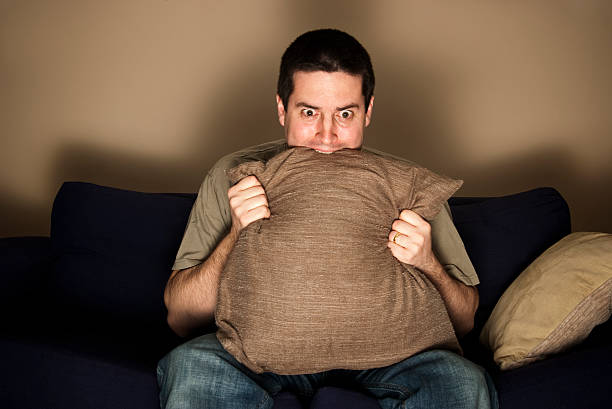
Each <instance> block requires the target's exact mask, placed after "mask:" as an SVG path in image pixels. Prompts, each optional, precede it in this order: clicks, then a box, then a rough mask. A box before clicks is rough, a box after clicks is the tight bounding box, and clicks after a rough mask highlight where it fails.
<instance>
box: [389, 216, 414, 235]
mask: <svg viewBox="0 0 612 409" xmlns="http://www.w3.org/2000/svg"><path fill="white" fill-rule="evenodd" d="M391 229H393V230H395V231H397V232H400V233H401V234H403V235H405V236H412V235H414V234H415V233H417V232H418V231H419V229H418V227H417V226H415V225H413V224H410V223H408V222H406V221H404V220H400V219H396V220H395V221H394V222H393V224H392V225H391Z"/></svg>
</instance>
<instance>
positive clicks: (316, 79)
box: [289, 71, 364, 106]
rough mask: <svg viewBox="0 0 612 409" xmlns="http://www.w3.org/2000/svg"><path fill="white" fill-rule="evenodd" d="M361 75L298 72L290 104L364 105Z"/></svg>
mask: <svg viewBox="0 0 612 409" xmlns="http://www.w3.org/2000/svg"><path fill="white" fill-rule="evenodd" d="M361 83H362V80H361V75H353V74H348V73H346V72H343V71H336V72H326V71H312V72H309V71H296V72H295V73H294V74H293V92H292V93H291V95H290V96H289V101H290V104H296V103H300V102H306V103H311V104H314V103H318V104H320V105H324V103H327V104H332V105H348V104H358V105H359V106H362V105H363V102H364V97H363V93H362V92H361V91H362V88H361Z"/></svg>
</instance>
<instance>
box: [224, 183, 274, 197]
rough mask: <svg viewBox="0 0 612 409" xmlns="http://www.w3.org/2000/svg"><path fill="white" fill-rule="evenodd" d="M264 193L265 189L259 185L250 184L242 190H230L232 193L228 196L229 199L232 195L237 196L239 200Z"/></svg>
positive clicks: (263, 194)
mask: <svg viewBox="0 0 612 409" xmlns="http://www.w3.org/2000/svg"><path fill="white" fill-rule="evenodd" d="M265 195H266V191H265V190H264V188H263V187H262V186H261V185H259V186H251V187H249V188H246V189H244V190H235V191H232V193H231V194H230V195H229V196H230V199H231V198H232V197H236V198H239V199H240V200H241V201H245V200H247V199H250V198H252V197H255V196H265Z"/></svg>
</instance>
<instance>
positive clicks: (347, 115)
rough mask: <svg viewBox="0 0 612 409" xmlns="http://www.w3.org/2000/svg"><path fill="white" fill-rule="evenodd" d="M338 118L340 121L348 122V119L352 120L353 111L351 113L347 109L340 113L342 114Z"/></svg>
mask: <svg viewBox="0 0 612 409" xmlns="http://www.w3.org/2000/svg"><path fill="white" fill-rule="evenodd" d="M338 116H339V117H340V119H342V120H346V119H351V118H352V117H353V111H350V110H348V109H345V110H344V111H340V113H339V114H338Z"/></svg>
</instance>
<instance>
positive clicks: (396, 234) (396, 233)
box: [391, 232, 400, 244]
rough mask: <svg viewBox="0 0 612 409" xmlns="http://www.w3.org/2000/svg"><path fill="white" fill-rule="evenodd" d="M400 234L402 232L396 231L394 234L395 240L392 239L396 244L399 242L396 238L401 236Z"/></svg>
mask: <svg viewBox="0 0 612 409" xmlns="http://www.w3.org/2000/svg"><path fill="white" fill-rule="evenodd" d="M399 235H400V232H395V235H394V236H393V240H391V241H393V243H395V244H399V243H398V242H397V241H395V239H397V236H399Z"/></svg>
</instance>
